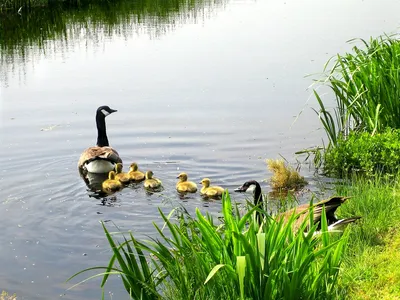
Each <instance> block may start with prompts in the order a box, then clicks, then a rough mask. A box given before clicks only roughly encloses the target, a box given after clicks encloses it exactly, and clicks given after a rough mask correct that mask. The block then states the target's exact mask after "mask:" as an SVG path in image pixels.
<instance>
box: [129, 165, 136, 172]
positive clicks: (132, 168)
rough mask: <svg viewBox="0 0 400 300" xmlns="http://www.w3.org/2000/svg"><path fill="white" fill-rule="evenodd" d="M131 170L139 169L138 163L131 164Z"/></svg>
mask: <svg viewBox="0 0 400 300" xmlns="http://www.w3.org/2000/svg"><path fill="white" fill-rule="evenodd" d="M129 170H130V171H137V170H138V165H137V163H132V164H131V166H130V168H129Z"/></svg>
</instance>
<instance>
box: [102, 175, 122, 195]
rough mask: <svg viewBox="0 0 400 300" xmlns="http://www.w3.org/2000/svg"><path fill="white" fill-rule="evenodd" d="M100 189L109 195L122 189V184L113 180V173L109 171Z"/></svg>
mask: <svg viewBox="0 0 400 300" xmlns="http://www.w3.org/2000/svg"><path fill="white" fill-rule="evenodd" d="M102 189H103V191H104V192H106V193H109V194H111V193H114V192H116V191H119V190H121V189H122V183H121V182H120V181H119V180H117V179H115V172H114V171H110V173H108V179H107V180H105V181H104V182H103V183H102Z"/></svg>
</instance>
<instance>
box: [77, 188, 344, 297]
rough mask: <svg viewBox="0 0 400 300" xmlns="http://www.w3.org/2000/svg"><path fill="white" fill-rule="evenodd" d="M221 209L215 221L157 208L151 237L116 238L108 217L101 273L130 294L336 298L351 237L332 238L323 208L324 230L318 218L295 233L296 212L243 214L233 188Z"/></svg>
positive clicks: (306, 223)
mask: <svg viewBox="0 0 400 300" xmlns="http://www.w3.org/2000/svg"><path fill="white" fill-rule="evenodd" d="M255 210H259V211H260V212H261V213H263V214H264V217H265V222H264V223H263V224H262V225H259V224H258V222H257V221H255V218H254V211H255ZM310 212H311V215H312V210H311V211H310ZM222 213H223V216H224V223H222V224H219V223H218V224H217V223H216V222H215V220H214V218H213V217H212V216H211V215H209V214H207V215H205V216H204V215H203V214H201V213H200V211H199V210H196V216H195V218H192V217H191V216H190V215H189V214H187V213H186V212H184V211H180V213H178V214H177V220H176V221H173V220H172V215H173V214H170V215H169V216H166V215H165V214H164V213H162V211H161V210H160V215H161V217H162V219H163V220H164V222H165V223H164V226H163V227H159V226H157V225H155V224H154V226H155V228H156V230H157V232H158V236H159V238H157V239H156V238H154V239H151V240H149V241H138V240H137V239H135V237H134V236H133V235H132V234H129V235H128V236H129V238H128V239H126V238H124V239H123V240H122V241H121V242H117V241H116V237H115V235H114V234H113V233H110V232H109V231H108V230H107V228H106V227H105V226H104V224H103V228H104V232H105V234H106V236H107V239H108V242H109V244H110V247H111V248H112V250H113V256H112V257H111V259H110V262H109V264H108V266H107V267H102V268H103V270H104V272H103V273H100V274H99V275H98V276H103V282H102V284H101V286H102V287H104V285H105V283H106V282H107V279H108V277H109V276H110V275H112V274H117V275H120V277H121V279H122V281H123V283H124V286H125V288H126V291H127V292H128V293H129V295H130V296H131V298H133V299H334V298H335V295H334V288H335V285H336V283H337V276H338V273H339V267H340V264H341V260H342V254H343V252H344V249H345V245H346V243H347V238H346V235H345V236H344V237H342V238H339V239H334V240H332V238H331V236H330V235H329V234H328V232H327V221H326V216H325V214H323V217H322V222H321V223H322V230H321V231H322V234H320V235H315V234H314V233H315V231H316V228H317V226H316V225H314V226H310V229H309V230H308V232H307V233H303V231H304V230H305V229H306V227H307V225H308V224H309V223H308V222H309V221H310V222H312V218H310V219H309V220H305V222H304V223H303V224H302V226H301V229H300V231H299V233H298V234H296V233H295V232H293V229H292V228H293V222H294V221H295V219H296V216H295V215H293V216H292V218H291V219H290V220H289V222H287V223H284V222H283V220H281V221H280V222H276V221H275V220H274V219H272V218H271V217H269V216H268V215H267V213H266V212H265V211H263V210H261V209H260V208H258V207H253V208H251V209H250V210H249V211H248V212H246V213H245V214H244V215H241V214H240V210H239V207H238V205H234V206H232V203H231V199H230V196H229V194H228V193H226V194H225V195H224V196H223V199H222ZM100 268H101V267H94V268H91V269H88V270H92V269H96V270H98V269H100ZM88 270H83V271H81V272H79V273H77V274H75V275H74V276H72V277H71V278H74V277H75V276H77V275H78V274H80V273H82V272H85V271H88ZM71 278H70V279H71Z"/></svg>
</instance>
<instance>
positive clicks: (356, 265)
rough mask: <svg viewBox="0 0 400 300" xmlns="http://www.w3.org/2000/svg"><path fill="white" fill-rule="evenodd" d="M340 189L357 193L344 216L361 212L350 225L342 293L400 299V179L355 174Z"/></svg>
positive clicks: (346, 296)
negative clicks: (353, 224)
mask: <svg viewBox="0 0 400 300" xmlns="http://www.w3.org/2000/svg"><path fill="white" fill-rule="evenodd" d="M337 193H338V194H343V195H349V196H353V198H352V199H350V200H349V201H348V202H347V203H346V205H343V206H342V207H340V210H339V214H340V215H341V216H351V215H360V216H362V219H361V220H360V222H359V224H358V225H357V226H351V228H350V229H349V231H350V232H349V242H348V245H347V251H346V253H345V257H344V264H343V265H342V271H341V275H340V279H339V288H338V297H340V298H349V299H400V285H399V284H398V283H399V282H400V218H399V217H400V184H399V182H398V180H397V179H394V178H391V179H390V180H388V179H384V178H383V177H376V178H375V179H374V180H368V179H362V178H353V180H352V181H351V182H350V183H349V184H348V185H341V186H338V187H337Z"/></svg>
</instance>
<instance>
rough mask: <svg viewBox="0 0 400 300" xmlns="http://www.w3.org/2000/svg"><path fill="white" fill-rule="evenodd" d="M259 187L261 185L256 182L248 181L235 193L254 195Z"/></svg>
mask: <svg viewBox="0 0 400 300" xmlns="http://www.w3.org/2000/svg"><path fill="white" fill-rule="evenodd" d="M257 185H259V184H258V182H257V181H255V180H250V181H246V182H245V183H243V185H242V186H241V187H238V188H236V189H235V192H238V193H249V194H253V193H254V191H255V190H256V187H257Z"/></svg>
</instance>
